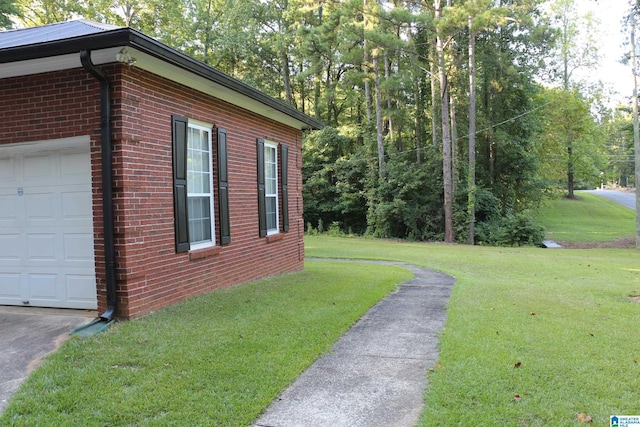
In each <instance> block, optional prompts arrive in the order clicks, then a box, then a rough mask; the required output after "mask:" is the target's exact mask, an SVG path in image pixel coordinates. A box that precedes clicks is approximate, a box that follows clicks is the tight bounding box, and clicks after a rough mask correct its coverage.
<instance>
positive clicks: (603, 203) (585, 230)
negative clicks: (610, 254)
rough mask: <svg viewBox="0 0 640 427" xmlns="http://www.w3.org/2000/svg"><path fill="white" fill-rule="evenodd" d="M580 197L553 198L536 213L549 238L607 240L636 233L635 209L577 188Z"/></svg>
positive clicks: (589, 240)
mask: <svg viewBox="0 0 640 427" xmlns="http://www.w3.org/2000/svg"><path fill="white" fill-rule="evenodd" d="M576 195H577V196H578V197H579V199H578V200H570V199H564V198H559V199H554V200H550V201H549V202H547V206H546V207H545V208H544V209H543V210H542V212H541V213H540V214H539V215H537V220H538V221H539V222H540V223H541V224H542V225H543V226H544V227H545V229H546V235H547V237H548V238H549V239H552V240H557V241H565V242H604V241H607V240H613V239H619V238H627V237H633V236H634V235H635V225H636V224H635V218H636V216H635V211H634V210H633V209H629V208H628V207H625V206H622V205H619V204H617V203H613V202H611V201H610V200H607V199H604V198H602V197H599V196H596V195H594V194H589V193H583V192H578V193H576Z"/></svg>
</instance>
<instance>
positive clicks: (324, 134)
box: [302, 127, 367, 233]
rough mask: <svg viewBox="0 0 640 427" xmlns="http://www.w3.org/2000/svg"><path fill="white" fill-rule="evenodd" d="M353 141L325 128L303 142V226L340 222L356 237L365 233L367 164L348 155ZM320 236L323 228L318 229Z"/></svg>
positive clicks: (352, 155) (359, 158)
mask: <svg viewBox="0 0 640 427" xmlns="http://www.w3.org/2000/svg"><path fill="white" fill-rule="evenodd" d="M353 145H354V141H353V140H352V139H350V138H347V137H345V136H343V135H341V134H339V133H338V131H337V130H336V129H334V128H330V127H326V128H324V129H323V130H322V131H318V132H314V133H311V134H308V135H306V136H305V139H304V141H303V168H302V176H303V186H302V191H303V197H304V201H305V210H304V218H305V222H310V223H312V224H319V222H320V221H322V222H323V223H325V224H331V223H333V222H334V221H339V222H340V223H342V225H343V226H344V227H345V229H349V228H351V229H352V230H354V232H356V233H363V232H364V231H365V229H366V198H365V183H366V180H367V163H366V161H364V160H362V159H361V156H360V155H359V154H357V153H356V154H349V153H350V151H352V147H353ZM318 231H320V232H322V231H323V230H322V227H321V226H320V225H319V226H318Z"/></svg>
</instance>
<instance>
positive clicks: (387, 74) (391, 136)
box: [384, 52, 402, 151]
mask: <svg viewBox="0 0 640 427" xmlns="http://www.w3.org/2000/svg"><path fill="white" fill-rule="evenodd" d="M390 68H391V64H389V54H388V53H386V52H385V54H384V78H385V80H386V81H387V82H388V81H389V78H390V76H391V72H390ZM386 98H387V116H388V119H387V122H388V123H389V141H392V143H393V141H395V132H394V129H393V117H391V94H390V93H389V91H387V96H386ZM399 151H402V150H399Z"/></svg>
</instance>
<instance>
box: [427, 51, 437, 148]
mask: <svg viewBox="0 0 640 427" xmlns="http://www.w3.org/2000/svg"><path fill="white" fill-rule="evenodd" d="M433 56H434V57H433V58H432V59H431V62H430V64H429V68H430V69H429V71H430V73H429V74H430V80H431V129H432V131H431V142H432V143H433V146H434V147H437V146H438V108H437V106H438V104H439V102H438V93H437V91H436V90H437V89H436V85H437V84H438V75H437V74H436V56H437V55H433Z"/></svg>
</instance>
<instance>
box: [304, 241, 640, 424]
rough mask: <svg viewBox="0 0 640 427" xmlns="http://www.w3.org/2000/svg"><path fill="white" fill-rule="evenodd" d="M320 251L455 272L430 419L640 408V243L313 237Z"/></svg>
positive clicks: (596, 418) (312, 248) (502, 419)
mask: <svg viewBox="0 0 640 427" xmlns="http://www.w3.org/2000/svg"><path fill="white" fill-rule="evenodd" d="M305 244H306V253H307V255H310V256H318V257H345V258H365V259H392V260H400V261H405V262H410V263H414V264H417V265H421V266H425V267H428V268H432V269H436V270H440V271H443V272H446V273H448V274H451V275H452V276H454V277H456V279H457V282H456V284H455V286H454V290H453V293H452V296H451V299H450V301H449V306H448V313H447V315H448V319H447V323H446V327H445V330H444V331H443V333H442V337H441V342H440V349H441V353H440V359H439V363H438V365H437V366H435V367H434V368H433V372H430V374H429V387H428V390H427V392H426V397H425V402H426V409H425V411H424V414H423V416H422V418H421V420H420V423H419V425H420V426H444V425H446V426H498V425H500V426H574V425H583V423H582V422H581V421H580V416H581V415H580V414H583V415H582V417H583V419H588V418H586V417H591V419H592V420H593V424H592V425H601V426H602V425H608V423H609V417H610V416H611V415H616V414H626V415H629V414H631V415H636V414H640V304H639V303H637V302H634V301H633V300H632V299H631V298H630V296H631V295H638V294H640V251H638V250H634V249H597V250H596V249H580V250H578V249H540V248H491V247H470V246H461V245H445V244H422V243H406V242H396V241H379V240H367V239H356V238H353V239H345V238H343V239H340V238H330V237H324V236H319V237H316V236H314V237H308V238H307V239H306V240H305Z"/></svg>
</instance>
